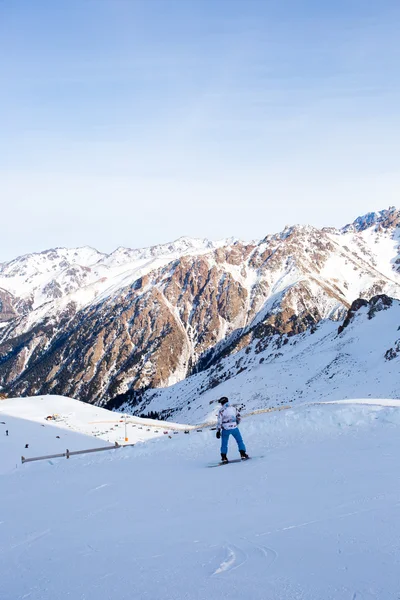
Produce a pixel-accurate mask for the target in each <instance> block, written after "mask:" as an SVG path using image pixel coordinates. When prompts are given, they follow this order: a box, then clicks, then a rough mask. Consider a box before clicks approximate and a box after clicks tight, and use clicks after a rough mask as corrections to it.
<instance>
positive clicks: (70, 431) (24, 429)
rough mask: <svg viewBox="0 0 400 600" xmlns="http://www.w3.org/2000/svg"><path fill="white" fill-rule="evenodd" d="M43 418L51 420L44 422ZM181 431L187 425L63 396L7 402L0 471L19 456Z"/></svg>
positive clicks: (0, 420)
mask: <svg viewBox="0 0 400 600" xmlns="http://www.w3.org/2000/svg"><path fill="white" fill-rule="evenodd" d="M49 416H51V417H54V419H52V420H46V417H49ZM183 429H188V426H187V425H179V424H176V423H167V422H164V421H155V420H153V419H141V418H140V417H132V416H130V415H123V414H121V413H117V412H111V411H109V410H107V409H105V408H99V407H97V406H93V405H91V404H86V403H85V402H80V401H79V400H74V399H73V398H66V397H65V396H34V397H28V398H8V399H6V400H0V452H1V455H0V472H1V471H2V470H3V471H4V470H8V469H10V468H13V467H15V465H16V464H18V463H21V456H25V458H30V457H33V456H42V455H47V454H55V453H60V452H65V450H66V449H67V448H68V449H69V450H71V451H72V450H84V449H87V448H96V447H100V446H103V447H104V446H106V445H107V442H109V443H110V446H112V445H114V444H115V442H118V444H120V445H123V444H125V443H127V444H136V443H139V442H144V441H147V440H149V439H153V438H156V437H158V436H161V435H164V432H167V431H168V432H169V431H182V430H183ZM6 430H8V433H9V435H8V436H6V435H5V432H6ZM96 438H98V439H96ZM105 442H106V443H105ZM26 444H28V446H29V447H28V448H25V445H26Z"/></svg>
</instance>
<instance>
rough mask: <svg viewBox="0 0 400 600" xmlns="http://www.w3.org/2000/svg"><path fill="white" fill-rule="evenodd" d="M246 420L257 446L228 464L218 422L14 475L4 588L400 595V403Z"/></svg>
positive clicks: (1, 526) (261, 598) (5, 532)
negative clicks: (219, 460)
mask: <svg viewBox="0 0 400 600" xmlns="http://www.w3.org/2000/svg"><path fill="white" fill-rule="evenodd" d="M242 433H243V436H244V438H245V440H246V442H247V445H248V449H249V451H250V453H251V454H252V455H253V456H258V457H259V458H256V459H254V460H252V461H249V462H247V463H244V464H233V465H228V466H224V467H220V468H216V469H207V468H205V467H206V465H207V463H210V462H212V461H214V460H215V459H216V457H217V456H218V442H217V441H216V440H215V437H214V434H213V432H209V431H207V432H203V433H201V434H195V435H189V436H176V437H173V438H172V439H165V438H162V439H158V440H154V441H152V442H148V443H147V444H142V445H140V446H135V447H134V448H127V449H122V450H118V451H116V452H113V453H107V456H105V455H95V454H94V455H90V456H79V457H75V458H74V459H71V460H70V461H65V460H64V461H61V460H60V461H59V462H54V464H53V465H50V464H48V463H32V464H27V465H24V466H23V467H21V468H20V469H19V470H17V471H14V472H13V473H11V474H7V475H3V476H2V480H1V485H2V494H1V496H0V531H1V535H0V553H1V562H0V597H1V598H2V600H16V599H22V598H29V600H54V598H57V600H67V599H68V600H69V599H71V598H73V599H74V600H75V599H82V600H83V599H85V600H111V599H112V600H114V599H115V598H119V599H120V600H132V599H133V598H143V599H144V600H159V599H160V598H163V599H165V600H189V599H190V600H243V599H244V598H251V599H252V600H299V599H303V600H392V599H393V600H394V599H395V598H397V597H398V593H399V539H400V519H399V514H398V513H399V506H400V479H399V477H398V456H399V452H400V411H399V409H397V408H388V407H380V406H375V407H366V406H360V405H357V406H343V405H328V404H326V405H323V406H314V407H308V408H304V407H300V408H294V409H291V410H287V411H283V412H281V413H271V414H268V415H265V414H264V415H258V416H254V417H249V418H248V419H245V420H244V422H243V425H242ZM235 454H236V451H235V450H234V448H233V447H232V448H231V451H230V456H232V457H233V456H234V455H235ZM260 456H262V458H260Z"/></svg>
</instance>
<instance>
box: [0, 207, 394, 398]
mask: <svg viewBox="0 0 400 600" xmlns="http://www.w3.org/2000/svg"><path fill="white" fill-rule="evenodd" d="M399 224H400V211H398V210H397V209H395V208H394V207H390V208H389V209H388V210H384V211H380V212H378V213H368V215H364V217H359V218H358V219H356V220H355V221H354V222H353V224H352V225H351V226H349V225H347V226H345V227H344V228H342V229H341V230H338V229H334V228H323V229H317V228H315V227H313V226H307V225H306V226H304V225H303V226H290V227H289V226H288V227H286V228H285V229H284V230H283V231H282V232H280V233H278V234H272V235H268V236H266V237H265V238H263V239H262V240H260V241H258V242H255V241H253V242H241V241H240V240H232V239H229V240H221V241H219V242H210V241H209V240H204V239H203V240H202V239H197V240H192V239H191V238H186V237H183V238H180V239H179V240H177V241H176V242H174V243H172V244H165V245H159V246H156V247H150V248H147V249H143V250H142V251H141V250H130V249H122V248H119V249H117V250H116V251H114V252H113V253H111V254H109V255H104V254H102V253H98V251H97V250H95V249H92V248H90V247H84V248H83V254H82V256H83V259H85V260H84V261H83V262H85V261H86V262H85V264H83V265H81V264H78V262H77V261H78V260H79V253H77V251H76V249H71V250H68V249H62V250H60V252H56V251H54V250H49V251H46V252H45V253H43V254H40V255H33V259H32V258H30V259H29V257H30V256H31V255H29V256H28V258H27V257H26V256H25V257H22V263H21V269H18V268H17V267H18V259H15V260H14V261H11V263H5V264H4V263H3V264H2V265H0V302H1V305H0V308H1V310H0V386H1V387H2V389H3V390H4V391H6V392H7V393H13V394H15V395H19V394H28V393H29V394H34V393H57V394H63V395H72V396H75V397H77V398H78V399H83V400H85V401H89V402H92V403H98V404H101V405H107V403H108V402H110V401H112V399H113V398H114V397H116V396H119V395H121V394H124V393H125V392H127V391H128V390H133V391H134V392H135V393H144V392H145V391H146V390H147V389H149V388H158V387H164V386H168V385H172V384H174V383H177V382H178V381H181V380H182V379H185V377H187V376H188V375H190V374H191V373H194V372H196V371H199V370H202V369H206V368H208V367H209V366H210V364H212V363H213V361H217V360H219V358H218V357H219V356H226V355H227V354H228V355H229V353H230V352H237V351H238V350H240V349H241V348H243V347H245V346H248V345H249V344H250V343H251V342H252V340H254V338H255V337H257V336H259V337H260V339H264V338H265V340H267V341H268V339H269V338H270V337H271V336H272V335H280V336H293V335H297V334H299V333H301V332H303V331H306V330H307V329H309V328H313V327H315V326H316V325H317V324H318V323H319V322H320V321H322V320H326V319H331V320H334V321H336V320H340V319H342V318H344V317H345V315H346V312H347V310H348V309H349V308H350V306H351V304H352V302H353V301H354V300H355V299H356V298H359V297H361V298H365V299H366V300H370V299H371V298H372V297H373V296H376V295H377V294H386V295H388V296H392V297H394V298H396V297H400V252H399V250H400V247H399V246H400V228H399ZM226 241H228V242H229V243H228V244H225V245H224V242H226ZM138 252H139V254H138ZM168 252H169V253H168ZM132 253H133V254H132ZM163 253H164V254H163ZM43 255H44V256H43ZM99 256H100V257H102V258H101V259H100V261H99V260H96V259H97V258H98V257H99ZM66 257H67V258H68V257H70V259H69V262H68V260H67V258H66ZM110 257H111V258H110ZM132 257H134V258H133V259H132ZM74 261H75V262H74ZM42 262H44V263H45V265H44V266H43V264H42ZM17 293H18V294H19V295H18V294H17Z"/></svg>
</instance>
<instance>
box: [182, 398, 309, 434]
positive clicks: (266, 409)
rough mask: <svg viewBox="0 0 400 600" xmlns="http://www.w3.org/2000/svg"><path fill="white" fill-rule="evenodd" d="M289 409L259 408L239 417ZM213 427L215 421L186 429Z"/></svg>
mask: <svg viewBox="0 0 400 600" xmlns="http://www.w3.org/2000/svg"><path fill="white" fill-rule="evenodd" d="M315 404H317V403H315ZM234 406H236V405H234ZM302 406H307V405H306V404H304V405H302ZM290 408H293V406H289V405H288V404H285V405H284V406H273V407H271V408H259V409H257V410H252V411H251V412H249V413H245V414H242V415H241V417H242V419H246V418H247V417H252V416H254V415H261V414H264V413H270V412H277V411H280V410H288V409H290ZM215 425H216V421H206V422H205V423H200V424H199V425H188V426H187V429H199V428H200V427H202V428H203V429H206V428H207V427H214V426H215Z"/></svg>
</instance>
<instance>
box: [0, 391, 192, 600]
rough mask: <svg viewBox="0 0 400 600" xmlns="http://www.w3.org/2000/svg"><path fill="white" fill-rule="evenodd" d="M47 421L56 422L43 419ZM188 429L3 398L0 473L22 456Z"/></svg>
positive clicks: (63, 401)
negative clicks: (52, 417) (6, 432)
mask: <svg viewBox="0 0 400 600" xmlns="http://www.w3.org/2000/svg"><path fill="white" fill-rule="evenodd" d="M48 416H54V417H55V420H50V421H48V420H46V417H48ZM125 421H126V425H125ZM187 427H188V426H187V425H179V424H175V423H166V422H163V421H154V420H153V419H141V418H140V417H131V416H129V415H122V414H121V413H117V412H111V411H109V410H106V409H104V408H99V407H97V406H92V405H91V404H86V403H84V402H80V401H79V400H74V399H72V398H66V397H64V396H35V397H28V398H8V399H6V400H0V452H1V455H0V472H2V471H4V470H9V469H10V468H11V467H15V465H16V464H17V465H18V464H20V463H21V456H25V458H30V457H33V456H41V455H43V454H54V453H60V452H65V450H66V449H67V448H68V449H69V450H81V449H86V448H96V447H98V446H106V445H107V443H110V445H114V444H115V442H118V444H121V445H122V444H125V443H127V444H136V443H138V442H144V441H146V440H149V439H153V438H155V437H158V436H161V435H164V431H170V430H171V431H182V430H183V429H187ZM6 430H8V432H9V435H8V436H6V435H5V431H6ZM125 434H126V437H127V440H126V441H125ZM57 436H59V437H57ZM97 438H98V439H97ZM25 444H28V445H29V447H28V448H25ZM0 599H1V596H0Z"/></svg>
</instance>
